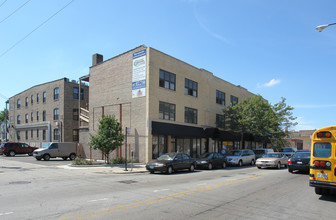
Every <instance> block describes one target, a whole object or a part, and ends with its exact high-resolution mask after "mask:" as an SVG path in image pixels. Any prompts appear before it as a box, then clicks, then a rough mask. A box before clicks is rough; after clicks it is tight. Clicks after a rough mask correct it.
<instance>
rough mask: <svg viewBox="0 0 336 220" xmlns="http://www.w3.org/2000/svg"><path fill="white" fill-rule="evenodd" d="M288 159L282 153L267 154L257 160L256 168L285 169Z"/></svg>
mask: <svg viewBox="0 0 336 220" xmlns="http://www.w3.org/2000/svg"><path fill="white" fill-rule="evenodd" d="M287 164H288V157H287V156H286V155H285V154H282V153H268V154H264V155H263V156H262V157H260V158H258V159H257V161H256V166H257V167H258V169H261V168H262V167H274V168H278V169H280V168H281V167H283V166H284V167H287Z"/></svg>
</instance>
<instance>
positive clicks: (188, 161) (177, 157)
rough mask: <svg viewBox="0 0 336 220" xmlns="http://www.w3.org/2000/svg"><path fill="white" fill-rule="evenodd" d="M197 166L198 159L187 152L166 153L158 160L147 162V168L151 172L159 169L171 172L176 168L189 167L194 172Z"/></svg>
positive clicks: (163, 171)
mask: <svg viewBox="0 0 336 220" xmlns="http://www.w3.org/2000/svg"><path fill="white" fill-rule="evenodd" d="M195 167H196V159H195V158H192V157H190V156H189V155H188V154H185V153H166V154H163V155H161V156H160V157H159V158H157V159H156V160H153V161H150V162H148V163H147V164H146V169H147V170H148V171H149V172H150V173H154V172H155V171H159V172H162V173H167V174H171V173H172V172H174V171H176V170H184V169H189V171H190V172H193V171H194V169H195Z"/></svg>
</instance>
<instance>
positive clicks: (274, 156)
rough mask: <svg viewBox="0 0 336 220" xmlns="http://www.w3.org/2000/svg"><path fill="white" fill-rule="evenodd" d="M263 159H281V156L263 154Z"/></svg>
mask: <svg viewBox="0 0 336 220" xmlns="http://www.w3.org/2000/svg"><path fill="white" fill-rule="evenodd" d="M262 157H263V158H281V157H282V155H281V154H265V155H263V156H262Z"/></svg>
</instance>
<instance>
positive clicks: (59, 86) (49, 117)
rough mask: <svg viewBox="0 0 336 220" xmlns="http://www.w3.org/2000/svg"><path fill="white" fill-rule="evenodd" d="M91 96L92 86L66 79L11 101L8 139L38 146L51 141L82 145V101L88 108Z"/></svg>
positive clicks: (32, 90)
mask: <svg viewBox="0 0 336 220" xmlns="http://www.w3.org/2000/svg"><path fill="white" fill-rule="evenodd" d="M88 94H89V87H88V86H86V85H79V84H78V83H77V82H76V81H69V79H67V78H62V79H59V80H55V81H52V82H48V83H44V84H40V85H36V86H33V87H32V88H30V89H27V90H25V91H23V92H21V93H19V94H17V95H15V96H13V97H11V98H9V100H8V101H7V105H8V106H7V108H8V111H9V113H8V114H9V126H8V127H9V133H8V134H7V139H8V140H9V141H21V142H25V143H28V144H30V145H32V146H37V147H40V146H41V145H42V143H44V142H50V141H55V142H78V139H79V131H78V128H79V99H81V102H80V103H81V106H82V107H87V105H88V99H89V98H88Z"/></svg>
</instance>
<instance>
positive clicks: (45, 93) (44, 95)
mask: <svg viewBox="0 0 336 220" xmlns="http://www.w3.org/2000/svg"><path fill="white" fill-rule="evenodd" d="M42 99H43V100H42V102H43V103H45V102H46V101H47V92H43V97H42Z"/></svg>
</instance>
